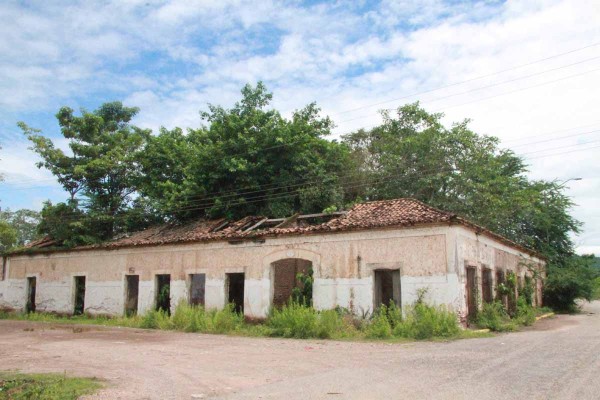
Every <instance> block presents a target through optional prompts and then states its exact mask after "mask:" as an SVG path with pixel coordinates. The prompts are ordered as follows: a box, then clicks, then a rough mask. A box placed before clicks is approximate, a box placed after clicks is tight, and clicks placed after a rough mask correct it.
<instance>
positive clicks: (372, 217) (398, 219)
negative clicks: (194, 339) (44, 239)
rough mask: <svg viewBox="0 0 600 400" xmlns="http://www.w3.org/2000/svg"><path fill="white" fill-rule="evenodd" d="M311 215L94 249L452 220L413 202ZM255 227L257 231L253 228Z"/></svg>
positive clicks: (161, 230)
mask: <svg viewBox="0 0 600 400" xmlns="http://www.w3.org/2000/svg"><path fill="white" fill-rule="evenodd" d="M314 215H315V216H314V217H313V218H312V219H313V221H316V222H313V223H312V224H309V223H306V222H304V223H303V222H302V221H301V220H296V221H295V222H294V223H293V224H290V225H289V226H286V227H277V226H273V227H261V225H260V222H261V221H270V220H268V219H266V218H265V217H260V216H249V217H245V218H242V219H241V220H239V221H233V222H230V223H229V224H227V225H226V226H224V227H223V228H222V229H218V228H219V227H220V226H223V224H224V223H225V222H226V221H225V220H223V219H220V220H215V221H197V222H193V223H190V224H186V225H165V226H161V227H155V228H150V229H147V230H144V231H142V232H138V233H134V234H132V235H131V236H129V237H126V238H122V239H118V240H115V241H112V242H108V243H103V244H100V245H97V246H94V247H108V248H112V247H123V246H140V245H142V246H143V245H152V244H154V245H160V244H167V243H181V242H196V241H212V240H236V239H246V238H248V239H249V238H254V239H258V238H262V237H267V236H280V235H299V234H308V233H321V232H323V233H325V232H339V231H349V230H360V229H371V228H383V227H391V226H398V227H399V226H410V225H417V224H427V223H442V222H449V221H450V220H451V219H452V218H454V217H455V215H454V214H452V213H448V212H445V211H441V210H438V209H435V208H433V207H430V206H428V205H426V204H424V203H421V202H420V201H417V200H414V199H395V200H383V201H372V202H368V203H360V204H356V205H355V206H354V207H352V208H351V209H350V210H349V211H348V212H346V213H335V214H333V215H330V216H327V215H324V214H314ZM306 217H310V216H298V218H300V219H302V220H305V219H307V218H306ZM320 220H322V222H321V221H320ZM257 225H258V226H257ZM254 226H256V228H255V229H252V228H253V227H254Z"/></svg>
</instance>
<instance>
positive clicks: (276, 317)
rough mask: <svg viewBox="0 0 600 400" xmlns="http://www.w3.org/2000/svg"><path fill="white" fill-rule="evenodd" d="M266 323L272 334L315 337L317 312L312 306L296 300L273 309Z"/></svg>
mask: <svg viewBox="0 0 600 400" xmlns="http://www.w3.org/2000/svg"><path fill="white" fill-rule="evenodd" d="M267 323H268V325H269V327H270V328H271V329H272V334H273V335H274V336H283V337H287V338H290V337H293V338H298V339H306V338H310V337H317V332H318V329H317V312H316V311H315V309H313V308H312V307H307V306H305V305H302V304H299V303H296V302H290V303H289V304H286V305H284V306H283V307H282V308H281V309H277V308H275V309H273V311H272V312H271V316H270V317H269V319H268V322H267Z"/></svg>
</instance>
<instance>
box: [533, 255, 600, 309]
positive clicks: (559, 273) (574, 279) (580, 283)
mask: <svg viewBox="0 0 600 400" xmlns="http://www.w3.org/2000/svg"><path fill="white" fill-rule="evenodd" d="M594 261H595V260H594V256H593V255H584V256H577V255H573V256H571V257H569V258H567V259H565V260H563V262H562V264H556V263H555V264H550V265H549V267H548V279H547V280H546V285H545V287H544V302H545V304H546V305H548V306H551V307H553V308H554V309H557V310H561V311H574V310H576V309H577V304H576V303H575V300H576V299H585V300H588V301H591V300H593V298H594V296H595V290H596V284H595V279H596V278H597V277H598V276H599V274H598V271H597V270H596V269H595V268H594Z"/></svg>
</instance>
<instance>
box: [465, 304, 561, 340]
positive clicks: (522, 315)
mask: <svg viewBox="0 0 600 400" xmlns="http://www.w3.org/2000/svg"><path fill="white" fill-rule="evenodd" d="M548 312H552V310H551V309H549V308H547V307H544V308H537V309H536V308H533V307H532V306H530V305H529V304H527V302H526V301H525V300H524V299H522V298H519V299H518V300H517V306H516V310H515V312H514V313H513V314H512V315H511V314H510V313H509V312H508V311H507V310H506V309H505V308H504V306H503V305H502V303H500V302H499V301H494V302H493V303H487V304H484V305H483V307H482V309H481V310H480V311H479V312H478V314H477V319H476V320H475V323H476V325H477V326H479V327H480V328H487V329H490V330H492V331H494V332H511V331H516V330H518V329H519V328H520V327H522V326H529V325H532V324H533V323H534V322H535V318H536V317H537V316H539V315H542V314H546V313H548Z"/></svg>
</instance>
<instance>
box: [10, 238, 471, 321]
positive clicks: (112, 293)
mask: <svg viewBox="0 0 600 400" xmlns="http://www.w3.org/2000/svg"><path fill="white" fill-rule="evenodd" d="M459 247H460V246H457V244H456V233H455V228H454V227H449V226H429V227H414V228H403V229H388V230H371V231H360V232H345V233H336V234H327V235H303V236H287V237H278V238H267V239H266V241H265V242H264V243H259V242H251V241H249V242H243V243H241V244H236V245H232V244H229V243H227V242H210V243H190V244H182V245H164V246H155V247H140V248H122V249H116V250H88V251H71V252H60V253H50V254H38V255H19V256H14V257H12V258H11V259H10V260H9V263H8V264H9V265H8V268H7V279H6V280H4V281H0V307H7V308H15V309H23V308H24V307H25V303H26V298H25V297H26V278H27V276H32V275H35V276H38V281H37V282H38V290H37V297H38V301H37V303H38V304H43V307H44V308H43V309H44V310H46V311H57V312H72V310H73V277H74V276H76V275H85V276H86V296H85V310H86V312H91V313H96V314H122V313H123V312H124V298H125V275H126V274H137V275H139V276H140V282H139V297H138V313H144V312H145V311H147V310H149V309H151V308H153V307H154V301H155V295H156V293H155V291H156V284H155V276H156V275H157V274H171V297H172V299H171V306H172V308H174V307H176V305H177V303H178V301H179V300H181V299H184V300H187V297H188V291H189V290H188V275H189V274H191V273H205V274H206V292H205V305H206V307H207V308H222V307H223V306H224V305H225V303H226V300H227V299H226V293H225V276H226V275H225V274H226V273H232V272H243V273H244V274H245V289H244V292H245V293H244V302H245V304H244V310H245V314H246V315H247V316H250V317H259V318H260V317H265V316H266V315H267V314H268V312H269V308H270V306H271V300H272V296H273V282H272V279H271V277H272V274H273V271H272V268H273V267H272V263H273V262H275V261H277V260H281V259H284V258H302V259H306V260H309V261H311V262H312V264H313V270H314V278H315V282H314V286H313V298H314V305H315V307H316V308H319V309H328V308H332V307H335V306H336V305H339V306H341V307H346V308H349V309H353V310H355V312H360V311H361V310H364V311H371V310H372V307H373V283H374V280H373V269H376V268H379V267H381V266H382V265H383V266H384V268H387V267H385V266H386V265H387V266H390V265H391V266H392V267H394V266H395V268H399V269H400V270H401V291H402V304H403V305H407V304H410V303H412V302H413V301H414V300H415V298H416V292H417V289H418V288H421V287H427V288H429V294H428V299H429V300H430V301H433V302H436V303H438V304H447V305H449V306H450V307H452V308H454V309H460V307H462V299H461V298H460V296H461V295H462V292H461V289H460V283H458V282H459V280H460V279H462V278H461V276H460V273H461V272H460V269H457V268H456V265H457V264H456V263H457V262H458V261H457V260H458V259H459V258H461V257H462V254H461V255H457V252H458V251H459ZM461 251H462V250H461ZM467 251H468V250H467V249H465V250H464V251H463V252H465V253H466V252H467ZM392 267H390V268H392ZM457 274H458V275H457ZM9 282H10V283H9ZM457 285H458V286H457ZM39 309H42V308H39Z"/></svg>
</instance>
